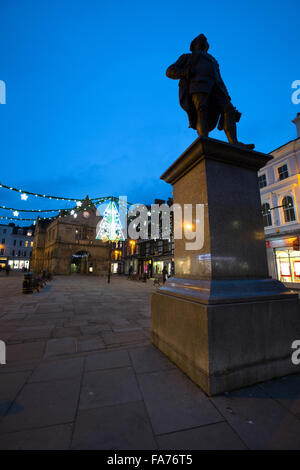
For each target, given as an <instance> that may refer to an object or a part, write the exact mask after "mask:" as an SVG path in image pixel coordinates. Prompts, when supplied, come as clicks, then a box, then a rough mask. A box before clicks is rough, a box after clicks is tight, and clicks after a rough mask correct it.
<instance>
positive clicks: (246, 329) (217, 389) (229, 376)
mask: <svg viewBox="0 0 300 470" xmlns="http://www.w3.org/2000/svg"><path fill="white" fill-rule="evenodd" d="M256 282H259V281H257V280H256ZM173 294H174V295H173ZM289 294H290V295H288V293H287V295H286V297H285V298H284V297H283V296H282V294H280V293H279V294H278V297H277V299H276V294H275V292H273V294H272V296H271V297H269V298H268V296H267V295H262V296H261V298H259V295H257V296H256V298H254V297H252V298H251V296H250V297H249V298H248V300H247V299H246V298H245V297H244V299H243V301H237V300H235V301H233V302H229V299H228V298H227V301H226V303H216V302H215V303H207V302H206V303H204V302H203V301H201V298H200V296H198V297H192V296H191V295H190V296H189V297H187V296H183V295H182V294H180V293H179V292H178V291H174V292H173V293H172V291H171V288H170V287H169V288H168V290H163V289H161V290H159V291H157V292H156V293H153V294H152V300H151V341H152V343H153V344H154V345H155V346H156V347H158V348H159V349H160V350H161V351H162V352H163V353H164V354H165V355H166V356H168V358H169V359H170V360H171V361H172V362H174V363H175V364H176V365H177V366H178V367H179V368H180V369H181V370H182V371H183V372H185V373H186V375H188V376H189V377H190V378H191V379H192V380H193V381H194V382H195V383H196V384H198V385H199V386H200V387H201V388H202V389H203V390H204V392H205V393H206V394H207V395H216V394H219V393H222V392H227V391H230V390H234V389H238V388H241V387H245V386H249V385H252V384H255V383H258V382H262V381H265V380H268V379H272V378H276V377H281V376H284V375H288V374H293V373H296V372H299V371H300V366H295V365H293V364H292V361H291V355H292V349H291V344H292V342H293V341H294V340H295V339H299V338H300V312H299V304H298V296H297V295H295V294H293V293H291V292H289ZM204 297H205V296H204Z"/></svg>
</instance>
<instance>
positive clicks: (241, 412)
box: [0, 273, 300, 450]
mask: <svg viewBox="0 0 300 470" xmlns="http://www.w3.org/2000/svg"><path fill="white" fill-rule="evenodd" d="M154 290H155V288H154V287H153V285H152V283H151V281H148V282H147V283H146V284H145V283H142V282H137V281H129V280H127V279H126V278H125V277H119V276H116V277H114V276H113V277H112V280H111V284H107V283H106V280H105V279H102V278H97V277H92V276H91V277H89V276H79V275H74V276H61V277H56V278H55V279H54V280H53V281H52V282H50V283H48V285H47V287H46V288H44V289H43V290H42V291H41V292H40V293H34V294H31V295H24V294H22V276H21V275H18V274H16V273H11V276H9V277H6V276H5V277H4V275H0V339H2V340H4V341H5V342H6V344H7V364H6V365H1V366H0V449H108V450H109V449H124V450H126V449H179V450H184V449H186V450H192V449H300V373H298V374H295V375H294V376H290V377H286V378H282V379H279V380H271V381H268V382H265V383H263V384H259V385H256V386H255V387H248V388H246V389H243V390H238V391H235V392H232V393H228V394H224V395H220V396H217V397H213V398H208V397H207V396H206V395H205V394H204V393H203V392H202V391H201V390H200V389H199V388H198V387H197V386H196V385H195V384H194V383H193V382H191V380H190V379H188V378H187V377H186V376H185V375H184V374H183V373H182V372H181V371H180V370H179V369H178V368H177V367H176V366H175V365H174V364H172V363H171V362H170V361H169V360H168V359H167V358H166V357H165V356H164V355H163V354H162V353H161V352H160V351H159V350H157V349H156V348H155V347H154V346H152V345H151V343H150V339H149V334H150V296H151V292H152V291H154ZM295 372H299V367H298V368H296V367H295Z"/></svg>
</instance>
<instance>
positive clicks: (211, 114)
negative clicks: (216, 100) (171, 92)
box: [166, 51, 229, 131]
mask: <svg viewBox="0 0 300 470" xmlns="http://www.w3.org/2000/svg"><path fill="white" fill-rule="evenodd" d="M196 61H197V69H198V71H197V74H196V76H194V80H193V81H191V80H190V78H186V76H187V72H188V76H189V77H190V75H191V73H193V68H194V66H195V62H196ZM199 62H200V67H199ZM199 70H201V72H200V73H199ZM166 74H167V76H168V77H169V78H173V79H180V81H179V102H180V105H181V107H182V108H183V109H184V111H186V113H187V115H188V118H189V125H190V127H192V128H193V129H196V126H197V115H196V109H195V107H194V104H193V101H192V92H195V93H197V92H203V93H210V92H211V90H212V88H213V86H214V85H217V86H218V87H219V88H220V90H221V91H222V92H223V93H224V95H226V96H229V95H228V91H227V89H226V86H225V84H224V82H223V80H222V78H221V75H220V71H219V65H218V62H217V61H216V60H215V59H214V57H213V56H211V55H210V54H207V53H202V52H200V51H197V52H193V53H191V54H183V55H182V56H180V57H179V59H178V60H177V61H176V62H175V63H174V64H172V65H170V67H168V69H167V72H166ZM191 87H192V90H191ZM218 121H219V125H218V129H219V130H222V129H223V121H224V116H223V114H222V113H221V112H220V111H219V110H216V109H215V108H214V107H212V106H209V107H208V128H209V131H212V130H213V129H214V128H215V127H216V126H217V124H218Z"/></svg>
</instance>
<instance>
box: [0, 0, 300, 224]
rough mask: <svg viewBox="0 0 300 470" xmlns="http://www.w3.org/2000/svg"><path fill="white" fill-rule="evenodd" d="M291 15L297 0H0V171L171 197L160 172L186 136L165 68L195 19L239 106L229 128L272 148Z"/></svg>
mask: <svg viewBox="0 0 300 470" xmlns="http://www.w3.org/2000/svg"><path fill="white" fill-rule="evenodd" d="M299 14H300V3H299V1H298V0H297V1H296V0H295V1H293V0H288V1H285V2H282V1H279V0H261V1H257V0H251V1H250V0H248V1H245V0H243V1H242V2H241V1H233V0H226V1H220V0H217V1H210V2H208V1H205V2H204V1H189V0H186V1H184V2H183V1H177V0H170V1H169V0H167V1H165V0H160V1H156V0H152V1H151V2H141V1H131V0H127V1H114V2H104V1H101V0H31V1H29V0H15V1H4V0H0V17H1V29H0V41H1V52H2V53H1V67H0V80H4V81H5V82H6V87H7V104H6V105H0V123H1V126H0V136H1V137H0V155H1V175H0V181H1V182H2V183H4V184H8V185H12V186H16V187H21V188H24V189H27V190H29V191H36V192H40V193H46V194H54V195H56V194H57V195H60V196H69V197H84V196H85V195H86V194H88V195H89V196H90V197H96V196H106V195H111V194H112V195H116V196H118V195H127V196H128V200H129V201H132V202H145V203H151V202H152V201H153V199H154V198H155V197H157V198H167V197H168V196H170V195H171V191H172V188H171V187H170V185H168V184H166V183H164V182H163V181H161V180H160V175H161V174H162V173H163V172H164V171H165V170H166V169H167V168H168V166H169V165H170V164H171V163H172V162H173V161H174V160H175V159H176V158H177V157H178V156H179V155H180V154H181V153H182V152H183V151H184V150H185V148H186V147H187V146H189V145H190V144H191V143H192V142H193V140H194V139H195V138H196V137H197V135H196V132H195V131H194V130H191V129H189V128H188V120H187V116H186V114H185V112H184V111H183V110H182V109H181V108H180V106H179V103H178V81H175V80H170V79H168V78H167V77H166V76H165V70H166V68H167V67H168V66H169V65H170V64H171V63H173V62H174V61H175V60H177V58H178V57H179V56H180V55H181V54H182V53H185V52H188V51H189V44H190V42H191V40H192V39H193V38H194V37H195V36H196V35H198V34H200V33H201V32H203V33H204V34H205V35H206V36H207V37H208V40H209V43H210V50H209V52H210V53H211V54H212V55H213V56H214V57H216V59H217V60H218V61H219V63H220V67H221V73H222V76H223V79H224V81H225V83H226V85H227V88H228V90H229V93H230V95H231V97H232V102H233V104H234V105H235V106H236V107H237V108H238V109H239V110H240V111H241V112H242V114H243V115H242V118H241V121H240V124H239V126H238V133H239V138H240V140H241V141H244V142H246V143H252V142H253V143H255V145H256V149H257V150H259V151H262V152H270V151H272V150H273V149H275V148H276V147H279V146H280V145H282V144H284V143H286V142H287V141H289V140H291V139H294V138H295V137H296V129H295V126H294V124H292V123H291V120H292V119H293V118H294V117H295V115H296V113H297V112H300V105H294V104H293V103H292V101H291V94H292V89H291V84H292V82H293V81H294V80H297V79H300V70H299V63H300V60H299V59H300V57H299V55H300V54H299V18H300V15H299ZM211 137H214V138H218V139H221V140H226V139H225V135H224V133H223V132H219V131H214V132H213V133H212V134H211ZM0 195H1V197H0V201H1V205H3V204H5V205H7V206H12V207H20V208H25V207H28V208H38V207H46V206H47V207H49V208H51V207H57V206H58V207H70V204H67V205H66V204H65V203H58V202H56V201H55V202H53V201H48V202H47V204H46V203H45V201H38V200H37V198H33V197H29V199H28V200H27V201H26V202H24V201H21V200H20V196H19V195H18V194H17V193H13V192H12V191H6V190H4V189H0ZM0 215H8V214H7V213H6V212H5V211H3V210H1V211H0Z"/></svg>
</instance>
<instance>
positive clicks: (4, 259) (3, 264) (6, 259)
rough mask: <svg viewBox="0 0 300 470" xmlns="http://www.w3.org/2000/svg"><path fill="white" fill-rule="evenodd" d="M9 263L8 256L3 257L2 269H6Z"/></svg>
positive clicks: (1, 260) (0, 258)
mask: <svg viewBox="0 0 300 470" xmlns="http://www.w3.org/2000/svg"><path fill="white" fill-rule="evenodd" d="M7 263H8V258H7V256H1V257H0V268H1V269H5V268H6V266H7Z"/></svg>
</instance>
